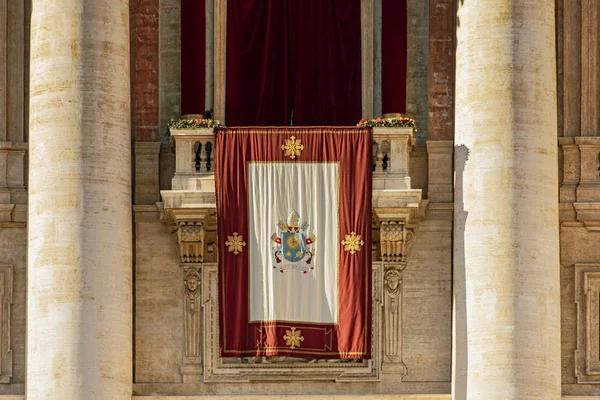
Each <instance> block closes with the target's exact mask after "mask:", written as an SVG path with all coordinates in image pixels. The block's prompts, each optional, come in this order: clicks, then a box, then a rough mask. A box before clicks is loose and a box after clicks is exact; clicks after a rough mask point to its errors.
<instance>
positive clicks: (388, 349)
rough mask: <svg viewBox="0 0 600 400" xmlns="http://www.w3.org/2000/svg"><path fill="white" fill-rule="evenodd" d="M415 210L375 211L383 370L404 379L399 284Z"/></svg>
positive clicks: (405, 260) (411, 236)
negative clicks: (380, 288)
mask: <svg viewBox="0 0 600 400" xmlns="http://www.w3.org/2000/svg"><path fill="white" fill-rule="evenodd" d="M416 211H417V210H415V209H414V208H412V207H411V208H408V207H397V208H391V207H390V208H379V209H375V215H376V217H377V218H376V224H377V225H376V227H378V228H379V249H378V250H379V256H380V260H381V261H382V264H383V288H382V294H383V301H382V306H383V360H382V364H381V369H382V371H383V372H384V373H385V372H388V373H391V374H398V375H400V377H404V376H405V375H406V374H407V373H408V370H407V368H406V365H405V364H404V362H403V360H402V282H403V273H404V270H405V269H406V266H407V263H408V259H409V255H410V251H411V248H412V245H413V243H414V237H415V231H414V228H415V226H416V223H417V220H418V218H417V216H418V214H417V212H416Z"/></svg>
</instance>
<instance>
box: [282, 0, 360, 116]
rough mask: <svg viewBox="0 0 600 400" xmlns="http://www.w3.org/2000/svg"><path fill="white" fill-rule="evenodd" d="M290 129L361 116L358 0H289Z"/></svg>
mask: <svg viewBox="0 0 600 400" xmlns="http://www.w3.org/2000/svg"><path fill="white" fill-rule="evenodd" d="M289 4H290V12H291V18H290V25H291V30H290V48H291V57H290V59H291V63H290V65H291V70H292V78H291V79H292V82H293V99H294V100H293V103H292V104H293V108H294V121H293V122H294V125H338V126H342V125H355V124H356V123H357V122H358V121H359V120H360V117H361V112H362V110H361V34H360V0H327V1H324V0H289Z"/></svg>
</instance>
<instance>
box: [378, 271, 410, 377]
mask: <svg viewBox="0 0 600 400" xmlns="http://www.w3.org/2000/svg"><path fill="white" fill-rule="evenodd" d="M404 268H406V264H405V263H399V264H387V265H386V266H385V274H384V276H383V307H384V315H383V325H384V329H383V338H384V339H383V340H384V342H383V364H382V370H383V371H384V372H386V371H391V372H397V373H399V374H400V375H401V376H405V375H406V374H407V372H408V371H407V369H406V366H405V365H404V363H403V362H402V271H403V270H404Z"/></svg>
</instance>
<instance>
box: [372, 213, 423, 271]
mask: <svg viewBox="0 0 600 400" xmlns="http://www.w3.org/2000/svg"><path fill="white" fill-rule="evenodd" d="M413 238H414V231H413V230H412V229H409V228H408V227H407V221H406V220H404V219H398V220H396V219H385V220H382V221H380V225H379V241H380V249H381V251H380V253H381V261H383V262H392V263H399V262H403V263H406V261H407V258H408V253H409V252H410V248H411V246H412V242H413V240H412V239H413Z"/></svg>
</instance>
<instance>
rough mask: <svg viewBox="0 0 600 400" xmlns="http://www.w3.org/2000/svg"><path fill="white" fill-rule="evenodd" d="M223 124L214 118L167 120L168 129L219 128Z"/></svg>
mask: <svg viewBox="0 0 600 400" xmlns="http://www.w3.org/2000/svg"><path fill="white" fill-rule="evenodd" d="M222 126H223V125H222V124H221V123H220V122H219V121H218V120H216V119H207V118H199V119H195V118H193V119H178V118H174V119H172V120H171V121H169V129H202V128H221V127H222Z"/></svg>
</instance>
